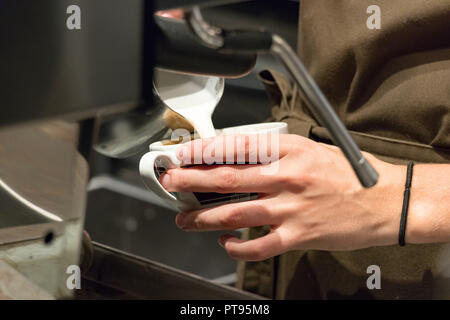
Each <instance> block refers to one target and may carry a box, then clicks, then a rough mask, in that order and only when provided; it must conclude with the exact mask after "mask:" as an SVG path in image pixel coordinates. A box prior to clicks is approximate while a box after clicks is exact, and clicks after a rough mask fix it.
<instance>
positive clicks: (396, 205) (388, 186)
mask: <svg viewBox="0 0 450 320" xmlns="http://www.w3.org/2000/svg"><path fill="white" fill-rule="evenodd" d="M368 159H369V161H370V162H371V164H372V165H373V166H374V168H375V169H376V170H377V171H378V173H379V180H378V183H377V184H376V185H375V186H374V187H372V188H369V189H361V192H360V194H359V195H358V197H359V199H360V201H361V202H362V203H363V204H364V206H365V207H366V208H367V211H368V213H367V214H368V215H369V216H370V221H373V223H372V224H373V234H372V239H373V240H372V242H373V244H372V246H387V245H395V244H398V233H399V227H400V218H401V212H402V206H403V193H404V190H405V180H406V166H403V165H393V164H390V163H387V162H384V161H381V160H379V159H377V158H375V157H374V156H371V155H369V156H368ZM368 218H369V217H368ZM409 226H410V221H409V218H408V224H407V228H406V229H407V232H408V228H409ZM406 240H407V241H408V240H409V239H408V234H407V237H406Z"/></svg>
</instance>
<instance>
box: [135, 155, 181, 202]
mask: <svg viewBox="0 0 450 320" xmlns="http://www.w3.org/2000/svg"><path fill="white" fill-rule="evenodd" d="M155 164H160V165H159V166H161V167H164V168H167V169H170V168H179V167H180V160H178V158H177V157H176V155H175V153H174V152H168V151H150V152H147V153H146V154H145V155H144V156H142V158H141V160H140V162H139V172H140V174H141V177H142V180H143V181H144V184H145V186H146V187H147V188H148V189H150V190H151V191H153V192H154V193H155V194H156V195H157V196H159V197H160V198H162V199H164V200H166V201H168V202H169V203H170V204H172V205H173V206H175V208H178V207H179V205H180V203H179V200H178V199H177V198H176V197H175V196H174V195H173V194H171V193H170V192H168V191H167V190H166V189H164V187H163V186H162V185H161V183H159V180H158V177H157V176H156V174H155Z"/></svg>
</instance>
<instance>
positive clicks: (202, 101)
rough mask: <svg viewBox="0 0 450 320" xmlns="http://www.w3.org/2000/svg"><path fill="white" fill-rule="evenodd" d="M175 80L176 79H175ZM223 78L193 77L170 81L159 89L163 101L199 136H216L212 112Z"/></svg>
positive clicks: (220, 90)
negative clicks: (184, 119) (187, 122)
mask: <svg viewBox="0 0 450 320" xmlns="http://www.w3.org/2000/svg"><path fill="white" fill-rule="evenodd" d="M175 80H176V79H175ZM223 81H224V80H223V79H220V78H214V77H193V78H191V81H186V80H185V79H184V81H180V82H178V81H173V79H172V81H171V83H165V85H164V90H161V91H160V94H161V96H162V98H163V99H164V102H165V103H166V104H167V105H168V106H169V107H170V109H172V110H173V111H175V112H176V113H178V114H180V115H181V116H183V117H184V118H186V120H188V121H189V122H190V123H191V124H192V126H193V127H194V129H195V130H196V131H197V133H198V135H199V136H200V138H202V139H204V138H211V137H215V136H216V131H215V129H214V125H213V123H212V120H211V116H212V113H213V112H214V109H215V108H216V106H217V103H218V102H219V100H220V98H221V97H222V94H223Z"/></svg>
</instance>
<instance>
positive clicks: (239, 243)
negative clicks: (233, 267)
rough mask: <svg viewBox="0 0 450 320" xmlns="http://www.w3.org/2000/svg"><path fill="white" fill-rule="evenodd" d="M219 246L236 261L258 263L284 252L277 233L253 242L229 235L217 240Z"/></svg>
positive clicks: (284, 249) (274, 232)
mask: <svg viewBox="0 0 450 320" xmlns="http://www.w3.org/2000/svg"><path fill="white" fill-rule="evenodd" d="M219 244H220V245H221V246H222V247H223V248H224V249H225V250H226V251H227V253H228V255H229V256H230V257H231V258H233V259H236V260H246V261H260V260H264V259H268V258H270V257H273V256H276V255H278V254H281V253H282V252H284V251H286V248H285V247H284V246H283V242H282V239H281V236H280V234H279V233H278V232H277V231H272V232H271V233H269V234H267V235H265V236H264V237H261V238H257V239H254V240H247V241H246V240H241V239H238V238H236V237H233V236H231V235H223V236H221V237H220V238H219Z"/></svg>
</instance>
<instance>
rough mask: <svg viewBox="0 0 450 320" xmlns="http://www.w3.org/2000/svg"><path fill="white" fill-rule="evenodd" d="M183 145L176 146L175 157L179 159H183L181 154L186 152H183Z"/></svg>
mask: <svg viewBox="0 0 450 320" xmlns="http://www.w3.org/2000/svg"><path fill="white" fill-rule="evenodd" d="M185 149H186V148H185V147H179V148H178V151H177V158H178V159H179V160H183V154H185V153H186V152H185Z"/></svg>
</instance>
